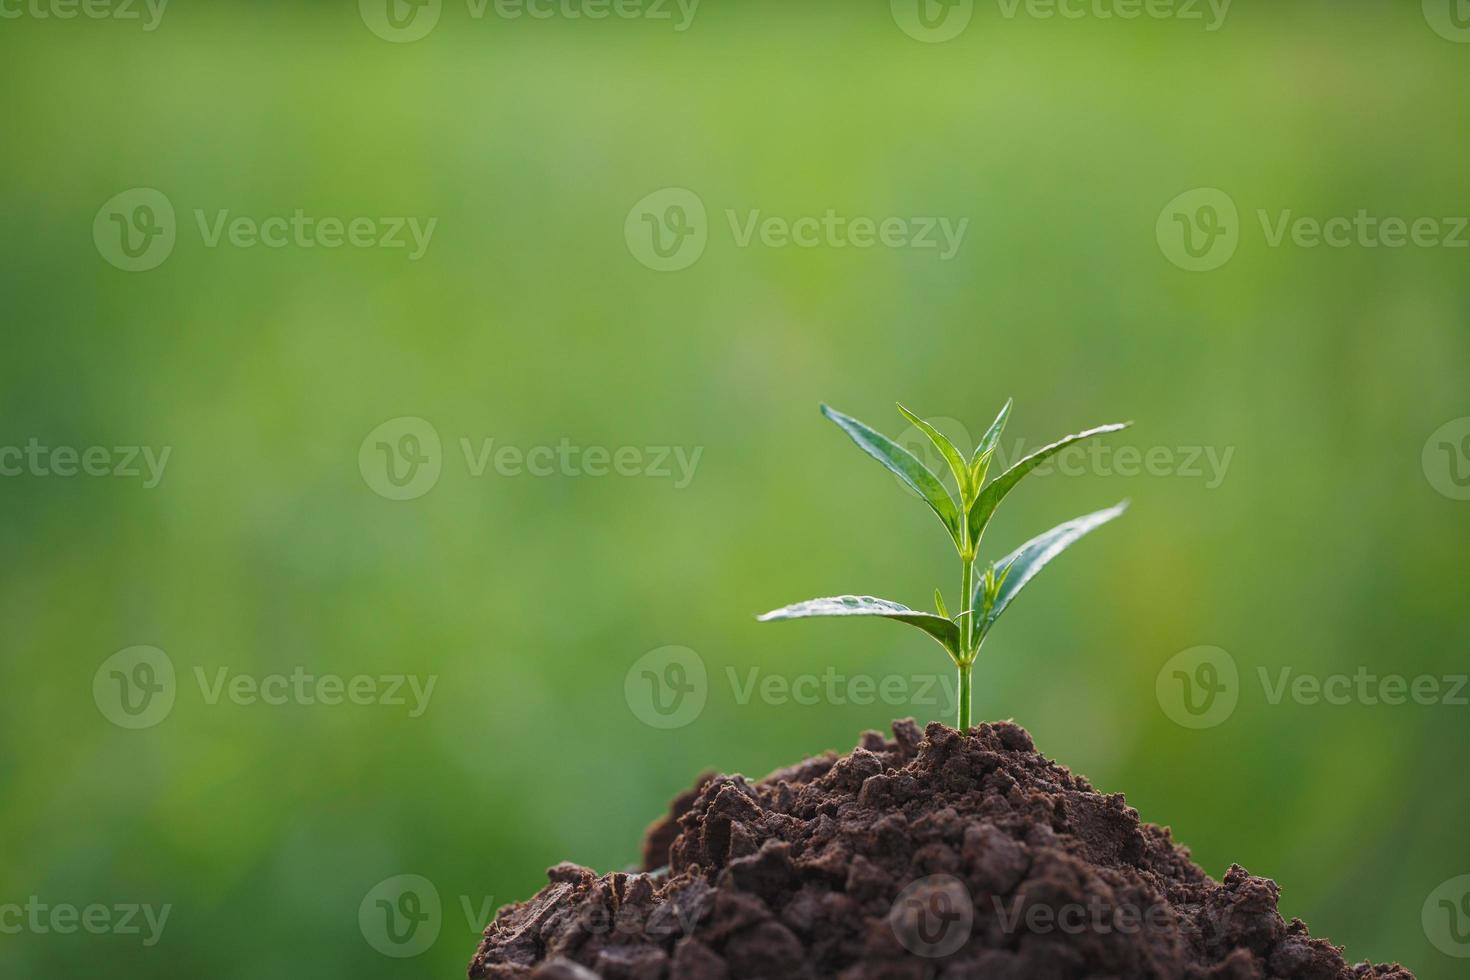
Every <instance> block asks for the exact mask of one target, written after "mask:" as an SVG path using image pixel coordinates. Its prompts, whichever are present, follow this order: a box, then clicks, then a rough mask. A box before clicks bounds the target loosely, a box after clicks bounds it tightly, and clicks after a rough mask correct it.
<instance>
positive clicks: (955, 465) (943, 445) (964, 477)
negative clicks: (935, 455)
mask: <svg viewBox="0 0 1470 980" xmlns="http://www.w3.org/2000/svg"><path fill="white" fill-rule="evenodd" d="M898 410H899V412H900V413H902V415H903V417H904V418H906V419H908V420H909V421H910V422H912V423H914V428H916V429H918V430H919V431H920V432H922V433H924V435H926V436H928V437H929V441H930V442H932V443H934V448H935V449H937V450H939V455H941V456H943V457H944V461H945V462H946V463H948V464H949V471H950V472H951V473H953V474H954V480H955V486H956V487H957V488H959V491H960V496H961V497H964V496H966V495H967V490H966V488H967V487H968V486H969V485H970V468H969V467H968V466H967V465H965V457H963V456H961V455H960V451H959V450H958V449H956V448H955V445H954V443H952V442H950V441H949V439H948V438H947V437H946V436H945V434H944V433H943V432H940V431H939V430H938V429H936V428H934V426H932V425H930V424H929V423H928V422H926V421H924V420H923V419H921V418H919V417H918V416H917V415H915V414H914V413H913V412H910V411H909V410H908V409H906V408H904V407H903V406H902V405H899V406H898Z"/></svg>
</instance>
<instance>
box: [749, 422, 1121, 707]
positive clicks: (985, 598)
mask: <svg viewBox="0 0 1470 980" xmlns="http://www.w3.org/2000/svg"><path fill="white" fill-rule="evenodd" d="M898 410H899V412H901V413H902V414H903V417H904V418H906V419H908V420H909V421H910V422H912V423H913V424H914V426H915V427H916V428H917V429H918V430H919V431H920V432H922V433H923V434H924V435H925V436H926V437H927V438H928V439H929V441H930V442H932V443H934V447H935V448H936V449H938V450H939V454H940V455H941V456H942V457H944V460H945V461H946V462H947V463H948V464H949V468H950V470H951V471H952V472H953V473H954V478H955V482H956V485H957V486H958V488H959V497H960V499H959V501H958V502H956V501H955V499H954V498H953V497H952V496H951V495H950V493H949V491H948V490H946V489H945V488H944V484H943V483H941V482H940V480H939V477H937V476H936V475H935V474H934V473H932V472H931V471H930V470H929V469H928V467H926V466H925V465H924V464H923V463H921V462H919V460H918V459H917V458H916V457H915V456H914V455H913V454H912V453H910V452H909V451H908V450H907V449H904V448H903V447H902V446H900V445H899V444H898V443H896V442H893V441H892V440H891V439H888V438H887V437H885V436H883V435H881V434H879V433H878V432H876V431H874V430H873V429H870V428H868V427H867V426H866V425H864V424H863V423H861V422H859V421H858V420H857V419H854V418H851V417H849V416H846V415H843V414H842V413H841V412H838V411H835V410H833V409H831V408H829V407H828V406H826V405H823V406H822V414H823V415H825V416H827V418H829V419H831V420H832V421H833V422H836V423H837V425H838V427H839V428H841V429H842V431H843V432H846V433H847V434H848V436H850V437H851V438H852V441H853V442H855V443H857V444H858V447H859V448H860V449H862V450H863V451H864V452H865V453H867V454H868V455H869V456H872V457H873V458H874V459H876V460H877V461H878V462H880V463H882V464H883V465H884V466H886V467H888V469H890V470H892V471H893V472H894V473H895V474H896V475H897V476H898V478H899V479H900V480H902V481H903V482H904V483H905V484H907V485H908V487H909V488H910V489H911V490H913V491H914V492H915V493H917V494H918V495H919V497H920V498H921V499H922V500H923V501H924V502H925V503H927V504H928V505H929V508H930V509H931V510H933V511H934V513H935V514H936V515H937V516H938V517H939V520H940V521H941V522H943V524H944V527H945V530H947V531H948V532H949V536H950V538H951V539H952V540H953V541H954V546H955V550H956V551H958V552H959V555H960V594H959V603H960V605H959V611H958V612H957V613H956V614H955V615H953V616H951V615H949V612H948V610H947V609H946V608H945V605H944V595H943V594H942V593H941V592H940V591H939V590H938V589H935V590H934V604H935V606H936V608H937V609H938V610H939V611H938V612H937V613H929V612H919V611H917V610H913V609H910V608H909V607H907V606H904V605H901V604H899V603H897V602H890V601H888V600H887V599H875V598H873V597H872V596H852V595H843V596H832V597H830V598H826V599H810V600H808V601H806V602H798V603H796V604H795V605H792V606H786V607H784V608H782V609H776V610H773V611H771V612H768V613H766V614H765V615H764V616H760V617H758V618H759V619H760V621H761V622H768V621H770V620H777V619H806V618H808V617H811V616H881V617H883V618H884V619H894V620H898V621H899V622H902V623H908V624H909V625H910V626H917V627H918V628H919V629H921V630H923V631H924V632H925V633H928V634H929V635H930V636H931V637H933V638H934V639H935V640H936V641H938V643H939V645H940V646H942V647H944V649H945V651H946V652H947V653H948V654H949V656H950V659H952V660H953V661H954V662H955V666H957V667H958V668H959V672H960V679H959V688H958V697H959V728H960V730H961V731H964V730H966V729H968V728H969V727H970V671H971V669H972V668H973V666H974V664H975V658H976V657H977V656H979V654H980V645H981V644H982V643H984V642H985V637H986V636H988V635H989V634H990V630H991V627H993V626H994V625H995V621H996V620H997V619H999V618H1000V614H1001V613H1003V612H1005V611H1006V609H1007V608H1008V607H1009V606H1010V604H1011V602H1012V601H1014V600H1015V598H1016V596H1017V595H1018V594H1019V593H1020V591H1021V590H1022V589H1023V588H1025V587H1026V585H1027V584H1028V583H1029V582H1030V581H1031V580H1032V579H1033V578H1035V577H1036V574H1037V573H1038V572H1040V571H1041V569H1042V568H1044V567H1045V566H1046V564H1047V563H1048V562H1049V561H1051V560H1052V559H1053V558H1055V557H1056V556H1057V555H1059V554H1061V553H1062V552H1063V551H1065V550H1066V549H1067V548H1068V547H1070V546H1071V545H1072V544H1073V543H1074V542H1076V541H1077V540H1078V539H1079V538H1081V537H1082V536H1083V535H1085V534H1087V533H1088V532H1089V531H1091V530H1093V529H1094V528H1097V527H1101V526H1102V525H1103V524H1106V523H1107V522H1108V521H1111V520H1112V519H1113V518H1115V517H1117V516H1118V515H1120V514H1122V513H1123V511H1124V510H1125V509H1126V508H1127V506H1128V502H1127V501H1124V502H1122V503H1120V504H1118V505H1117V506H1115V507H1109V508H1108V509H1107V510H1100V511H1097V512H1096V513H1093V514H1088V515H1086V516H1084V517H1078V518H1076V519H1074V520H1070V521H1067V522H1066V523H1065V524H1059V525H1057V526H1056V527H1054V528H1052V529H1051V530H1050V531H1047V532H1046V533H1045V534H1040V535H1037V536H1036V537H1034V538H1032V539H1031V540H1030V541H1027V542H1026V543H1025V544H1023V545H1021V547H1019V548H1017V549H1016V550H1015V551H1013V552H1011V553H1010V554H1009V555H1007V556H1005V557H1004V558H1002V559H1001V560H1000V561H992V562H990V563H989V564H988V565H986V566H985V570H984V573H983V574H981V575H980V577H979V579H978V581H977V580H976V578H975V555H976V552H977V551H978V550H979V548H980V538H981V537H982V536H983V535H984V534H985V527H986V525H987V524H989V523H990V518H991V517H993V516H994V515H995V510H996V508H997V507H999V506H1000V502H1001V501H1002V500H1004V499H1005V497H1006V495H1007V494H1008V493H1010V492H1011V491H1012V490H1013V489H1015V486H1016V484H1018V483H1020V482H1021V480H1022V479H1023V478H1024V477H1025V476H1026V474H1028V473H1030V472H1031V471H1032V470H1034V469H1036V467H1038V466H1040V465H1041V464H1042V463H1044V462H1046V461H1047V460H1048V459H1050V458H1051V457H1053V456H1055V455H1056V454H1057V453H1059V452H1061V451H1062V450H1063V449H1066V448H1067V447H1068V446H1071V445H1072V444H1074V443H1077V442H1081V441H1082V440H1083V439H1090V438H1092V437H1093V436H1100V435H1103V434H1105V433H1108V432H1117V431H1118V430H1120V429H1126V428H1127V427H1128V425H1129V423H1126V422H1124V423H1118V424H1113V425H1100V426H1098V427H1097V428H1095V429H1088V430H1087V431H1086V432H1079V433H1077V434H1076V435H1070V436H1066V437H1065V438H1062V439H1058V440H1057V441H1056V442H1054V443H1052V444H1051V445H1049V446H1043V447H1042V448H1041V449H1038V450H1037V451H1036V452H1034V453H1032V454H1031V455H1029V456H1027V457H1026V458H1024V459H1022V460H1020V461H1019V462H1017V463H1016V464H1015V465H1014V466H1012V467H1011V468H1010V469H1008V470H1006V471H1005V472H1004V473H1002V474H1001V475H1000V476H998V477H996V478H995V479H993V480H991V481H990V482H989V483H988V484H987V483H986V482H985V478H986V475H987V473H988V471H989V469H990V461H991V458H992V457H993V456H994V454H995V447H996V445H997V444H998V443H999V442H1000V434H1001V432H1002V431H1003V430H1004V429H1005V424H1006V419H1007V418H1009V417H1010V413H1011V403H1010V401H1007V402H1006V403H1005V407H1004V408H1002V409H1001V410H1000V414H999V415H998V416H996V419H995V422H994V423H993V424H992V425H991V426H990V429H989V430H988V431H987V432H986V433H985V436H984V437H983V438H982V439H981V440H980V444H979V445H978V446H976V447H975V451H974V453H972V454H971V455H970V459H969V461H968V462H967V461H966V460H965V457H964V456H963V455H962V454H961V453H960V451H959V450H958V449H957V448H956V447H955V445H954V443H952V442H950V441H949V440H948V439H947V438H945V436H944V434H943V433H941V432H940V431H939V430H938V429H936V428H934V426H932V425H930V424H929V423H928V422H926V421H924V420H923V419H921V418H919V417H918V416H917V415H915V414H914V413H912V412H910V411H909V410H908V409H906V408H904V407H903V406H902V405H899V406H898Z"/></svg>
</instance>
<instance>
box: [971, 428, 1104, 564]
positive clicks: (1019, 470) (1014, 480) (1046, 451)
mask: <svg viewBox="0 0 1470 980" xmlns="http://www.w3.org/2000/svg"><path fill="white" fill-rule="evenodd" d="M1131 424H1132V423H1130V422H1115V423H1113V424H1112V425H1100V426H1098V427H1097V428H1095V429H1088V430H1087V431H1086V432H1078V433H1076V434H1075V435H1070V436H1064V437H1063V438H1061V439H1058V440H1057V441H1056V442H1054V443H1052V444H1051V445H1049V446H1042V447H1041V448H1040V449H1038V450H1036V452H1034V453H1032V454H1031V455H1030V456H1027V457H1026V458H1025V459H1023V460H1021V461H1020V462H1019V463H1017V464H1016V465H1015V466H1012V467H1011V468H1010V469H1008V470H1006V471H1005V472H1004V473H1002V474H1001V475H1000V476H998V477H996V478H995V479H994V480H993V481H991V483H990V486H988V487H986V488H985V489H984V490H982V491H980V496H979V497H976V498H975V502H974V503H973V504H971V505H970V512H969V514H968V515H966V520H967V521H969V523H970V540H971V541H972V542H979V540H980V536H981V535H982V534H983V533H985V525H987V524H989V523H990V518H991V517H992V516H994V514H995V509H996V508H997V507H999V506H1000V502H1001V501H1002V500H1004V499H1005V497H1006V494H1008V493H1010V492H1011V491H1012V490H1014V489H1015V488H1016V484H1018V483H1020V482H1021V480H1022V479H1023V478H1024V477H1025V476H1026V474H1027V473H1030V472H1031V471H1032V470H1034V469H1036V467H1038V466H1040V465H1041V464H1042V463H1044V462H1046V461H1047V460H1049V459H1051V458H1052V457H1053V456H1055V455H1056V454H1057V453H1059V452H1061V451H1062V450H1063V449H1066V448H1067V447H1068V446H1071V445H1074V444H1076V443H1079V442H1081V441H1082V440H1084V439H1091V438H1092V437H1093V436H1100V435H1104V434H1106V433H1109V432H1117V431H1119V430H1121V429H1126V428H1128V426H1129V425H1131Z"/></svg>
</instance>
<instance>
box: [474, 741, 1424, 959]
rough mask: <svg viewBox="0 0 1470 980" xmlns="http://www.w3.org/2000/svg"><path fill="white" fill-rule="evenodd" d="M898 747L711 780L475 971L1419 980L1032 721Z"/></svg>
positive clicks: (506, 914) (561, 892) (552, 892)
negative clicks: (1215, 856)
mask: <svg viewBox="0 0 1470 980" xmlns="http://www.w3.org/2000/svg"><path fill="white" fill-rule="evenodd" d="M893 733H894V736H895V739H894V740H892V741H885V740H884V739H883V737H882V736H881V735H879V734H878V733H876V732H869V733H867V734H866V735H864V736H863V740H862V744H861V745H859V746H858V747H857V748H856V749H854V750H853V751H852V753H851V754H849V755H845V756H841V757H838V756H836V755H834V754H828V755H826V756H823V757H820V758H814V759H808V760H806V761H805V762H803V763H801V764H799V765H796V766H792V767H791V768H789V769H783V770H780V771H778V772H774V773H772V774H771V775H769V776H767V777H766V778H765V779H762V780H760V781H759V782H755V783H752V782H749V781H747V780H746V779H745V778H744V777H741V776H705V777H701V779H700V781H699V782H698V783H697V784H696V785H695V787H694V789H692V790H690V791H689V792H687V793H685V794H683V795H681V796H680V797H679V798H678V799H676V800H675V801H674V803H673V805H672V807H671V812H670V814H669V816H668V817H666V818H665V819H664V820H662V821H660V822H658V823H656V824H654V825H653V826H652V827H650V828H649V832H648V836H647V839H646V840H645V843H644V860H645V863H646V867H645V870H644V871H643V872H640V873H631V874H623V873H614V874H609V875H603V876H598V875H597V874H595V873H593V872H592V871H589V870H587V869H585V868H581V867H578V866H576V865H572V864H561V865H558V866H556V867H555V868H552V869H551V871H550V872H549V877H550V879H551V883H550V884H549V885H547V887H546V888H544V889H542V890H541V891H540V892H539V893H538V894H537V895H536V896H535V897H533V898H532V899H530V900H529V901H526V902H521V903H517V904H515V905H511V906H507V907H506V908H503V909H501V910H500V913H499V914H498V915H497V917H496V919H495V921H494V922H492V923H491V924H490V926H489V928H488V929H486V931H485V938H484V940H483V941H482V942H481V944H480V948H479V950H478V951H477V952H476V953H475V957H474V960H473V961H472V962H471V964H470V969H469V975H470V976H471V977H472V978H482V977H491V978H511V977H516V978H521V977H534V978H540V980H586V978H591V977H598V976H600V977H605V978H608V980H624V978H626V980H659V978H665V977H667V978H672V980H720V978H769V980H777V978H788V977H790V978H817V977H841V978H843V980H877V978H885V980H889V978H892V980H908V978H913V980H920V978H927V977H939V978H947V980H948V978H970V977H976V978H979V977H984V978H993V980H1012V978H1014V980H1053V978H1054V980H1067V978H1083V977H1088V978H1101V977H1115V978H1129V980H1131V978H1143V977H1161V978H1212V980H1265V978H1280V980H1293V978H1300V980H1348V978H1379V980H1412V974H1410V973H1409V972H1408V971H1407V970H1405V969H1403V968H1402V967H1399V966H1397V965H1394V966H1372V965H1369V964H1359V965H1356V966H1350V965H1348V964H1347V963H1345V961H1344V960H1343V958H1342V954H1341V951H1340V950H1339V949H1338V948H1336V947H1334V946H1332V945H1330V944H1329V943H1327V942H1326V941H1324V940H1321V939H1313V938H1311V937H1310V936H1309V935H1308V933H1307V928H1306V926H1305V925H1303V924H1302V923H1301V921H1300V920H1295V921H1292V922H1290V923H1287V922H1284V921H1283V920H1282V919H1281V916H1280V915H1279V914H1278V913H1277V909H1276V902H1277V897H1278V889H1277V887H1276V884H1275V883H1274V882H1272V881H1270V880H1268V879H1265V878H1255V877H1252V876H1251V875H1249V874H1247V873H1246V872H1245V871H1244V870H1243V869H1242V868H1240V867H1238V866H1233V867H1231V869H1230V870H1229V871H1228V872H1226V874H1225V877H1224V880H1223V881H1221V882H1217V881H1214V880H1213V879H1211V878H1210V877H1209V876H1208V875H1206V874H1205V872H1204V871H1202V870H1201V869H1200V868H1199V867H1197V866H1196V865H1195V864H1194V863H1193V862H1191V861H1190V859H1189V853H1188V851H1186V850H1185V849H1183V848H1181V847H1179V846H1178V845H1176V844H1175V843H1174V842H1173V841H1172V840H1171V839H1170V836H1169V832H1168V831H1167V830H1165V829H1162V828H1159V827H1156V826H1153V825H1152V824H1146V823H1141V822H1140V821H1139V819H1138V814H1137V813H1136V812H1135V811H1134V810H1132V809H1130V808H1129V807H1128V806H1127V805H1125V803H1124V802H1123V797H1122V795H1121V794H1111V795H1104V794H1101V793H1098V792H1096V791H1095V790H1094V789H1093V788H1092V786H1091V785H1089V783H1088V782H1087V780H1086V779H1084V778H1082V777H1080V776H1076V775H1073V774H1072V773H1071V772H1069V771H1068V770H1066V769H1065V768H1063V767H1061V766H1058V765H1056V764H1054V763H1052V762H1050V761H1048V760H1047V759H1046V758H1045V757H1043V756H1042V755H1041V754H1040V753H1038V752H1037V751H1036V749H1035V746H1034V745H1033V744H1032V742H1031V737H1030V736H1029V735H1028V734H1027V733H1026V731H1025V730H1024V729H1022V728H1020V727H1019V726H1017V725H1013V724H1009V723H1000V724H993V725H980V726H977V727H976V728H973V729H971V730H970V731H969V732H968V733H966V734H961V733H959V732H956V731H954V730H953V729H950V728H946V727H944V726H943V725H938V724H933V725H930V726H929V727H928V729H927V730H925V731H923V732H920V730H919V729H918V727H917V726H916V725H915V724H914V723H913V722H912V721H903V722H897V723H895V724H894V726H893ZM665 865H667V868H664V866H665Z"/></svg>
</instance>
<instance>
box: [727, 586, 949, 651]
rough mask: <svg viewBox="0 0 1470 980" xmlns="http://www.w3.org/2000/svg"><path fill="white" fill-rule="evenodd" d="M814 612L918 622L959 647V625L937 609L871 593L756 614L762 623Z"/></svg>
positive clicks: (808, 601) (835, 597)
mask: <svg viewBox="0 0 1470 980" xmlns="http://www.w3.org/2000/svg"><path fill="white" fill-rule="evenodd" d="M813 616H881V617H883V618H884V619H894V620H898V621H899V622H901V623H908V624H909V625H910V626H917V627H918V628H919V629H921V630H923V631H924V632H925V633H928V634H929V635H930V636H932V637H934V639H936V640H938V641H939V642H940V643H941V644H942V645H943V646H944V648H945V649H946V650H951V651H953V650H956V649H958V643H959V638H960V630H959V627H958V626H956V625H955V624H954V623H952V622H950V621H949V620H948V619H945V618H944V617H943V616H936V615H934V614H933V613H927V612H918V611H916V610H913V609H910V608H909V607H908V606H905V605H902V604H900V603H897V602H890V601H888V600H887V599H875V598H873V597H872V596H868V595H839V596H831V597H829V598H825V599H808V600H807V601H806V602H798V603H796V604H795V605H791V606H785V607H783V608H781V609H773V610H771V611H770V612H768V613H766V614H765V615H763V616H757V617H756V618H757V619H758V620H760V621H761V622H762V623H769V622H772V621H775V620H780V619H808V618H810V617H813Z"/></svg>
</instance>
